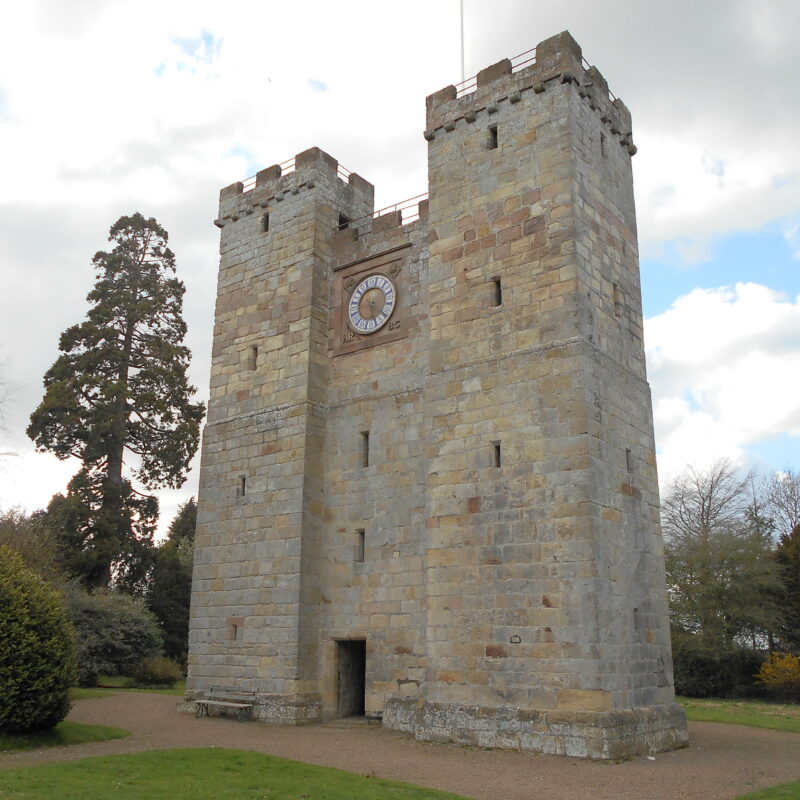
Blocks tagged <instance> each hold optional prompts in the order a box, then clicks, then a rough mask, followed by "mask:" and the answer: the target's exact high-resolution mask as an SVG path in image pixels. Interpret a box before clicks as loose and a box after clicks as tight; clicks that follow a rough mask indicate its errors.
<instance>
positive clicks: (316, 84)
mask: <svg viewBox="0 0 800 800" xmlns="http://www.w3.org/2000/svg"><path fill="white" fill-rule="evenodd" d="M308 85H309V87H310V88H311V91H312V92H327V91H328V84H327V83H325V82H323V81H318V80H317V79H316V78H309V79H308Z"/></svg>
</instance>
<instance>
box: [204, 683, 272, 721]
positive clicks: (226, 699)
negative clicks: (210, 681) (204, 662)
mask: <svg viewBox="0 0 800 800" xmlns="http://www.w3.org/2000/svg"><path fill="white" fill-rule="evenodd" d="M257 694H258V690H257V689H256V690H252V691H251V690H249V689H241V688H240V687H238V686H209V687H208V694H207V695H206V696H205V697H200V698H198V699H197V700H195V703H197V712H196V714H195V716H196V717H197V718H198V719H200V717H202V716H206V717H207V716H208V709H209V707H214V708H221V709H222V708H229V709H231V710H236V712H237V715H238V717H239V719H240V720H243V719H246V718H247V717H249V716H250V714H251V712H252V710H253V706H254V705H255V704H256V696H257Z"/></svg>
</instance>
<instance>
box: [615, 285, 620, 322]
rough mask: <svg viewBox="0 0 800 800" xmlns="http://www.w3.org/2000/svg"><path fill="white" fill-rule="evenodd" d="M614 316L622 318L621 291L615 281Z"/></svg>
mask: <svg viewBox="0 0 800 800" xmlns="http://www.w3.org/2000/svg"><path fill="white" fill-rule="evenodd" d="M614 316H615V317H616V318H617V319H622V292H620V290H619V286H618V285H617V284H616V283H615V284H614Z"/></svg>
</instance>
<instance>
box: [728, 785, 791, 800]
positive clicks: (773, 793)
mask: <svg viewBox="0 0 800 800" xmlns="http://www.w3.org/2000/svg"><path fill="white" fill-rule="evenodd" d="M798 798H800V781H793V782H792V783H782V784H780V785H779V786H770V787H769V789H762V790H761V791H760V792H752V793H751V794H740V795H739V797H737V798H736V800H798Z"/></svg>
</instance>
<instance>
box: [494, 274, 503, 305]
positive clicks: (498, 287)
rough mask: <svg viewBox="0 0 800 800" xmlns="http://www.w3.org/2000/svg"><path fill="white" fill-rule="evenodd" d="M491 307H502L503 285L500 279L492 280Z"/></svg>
mask: <svg viewBox="0 0 800 800" xmlns="http://www.w3.org/2000/svg"><path fill="white" fill-rule="evenodd" d="M492 305H494V306H501V305H503V284H502V283H501V282H500V278H492Z"/></svg>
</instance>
